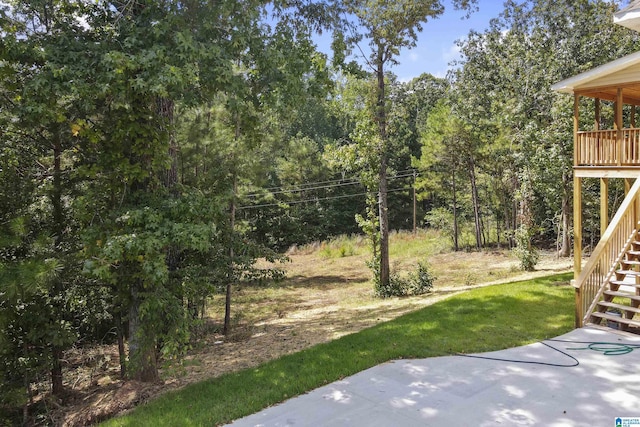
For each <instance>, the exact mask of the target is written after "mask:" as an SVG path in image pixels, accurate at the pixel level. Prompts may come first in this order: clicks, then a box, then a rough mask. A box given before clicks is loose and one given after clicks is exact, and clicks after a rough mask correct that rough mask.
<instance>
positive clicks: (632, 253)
mask: <svg viewBox="0 0 640 427" xmlns="http://www.w3.org/2000/svg"><path fill="white" fill-rule="evenodd" d="M627 255H633V256H640V251H636V250H629V251H627Z"/></svg>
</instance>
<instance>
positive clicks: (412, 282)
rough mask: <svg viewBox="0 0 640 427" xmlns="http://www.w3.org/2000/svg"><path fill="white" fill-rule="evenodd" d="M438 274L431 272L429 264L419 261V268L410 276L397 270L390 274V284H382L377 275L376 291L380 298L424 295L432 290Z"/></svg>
mask: <svg viewBox="0 0 640 427" xmlns="http://www.w3.org/2000/svg"><path fill="white" fill-rule="evenodd" d="M436 279H437V278H436V276H435V275H434V274H433V273H432V272H431V269H430V267H429V264H427V263H426V262H419V263H418V267H417V269H416V270H415V271H414V272H412V273H410V274H409V275H408V277H402V276H400V274H398V273H397V272H395V271H394V272H391V274H390V275H389V284H388V285H387V286H382V284H381V283H380V281H379V276H376V283H375V292H376V296H378V297H380V298H390V297H404V296H412V295H423V294H426V293H428V292H431V289H432V288H433V282H434V281H435V280H436Z"/></svg>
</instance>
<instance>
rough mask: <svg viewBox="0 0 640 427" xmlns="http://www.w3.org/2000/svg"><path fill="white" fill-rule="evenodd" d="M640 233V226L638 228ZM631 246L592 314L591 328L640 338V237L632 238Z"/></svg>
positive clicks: (638, 235)
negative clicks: (594, 325) (601, 327)
mask: <svg viewBox="0 0 640 427" xmlns="http://www.w3.org/2000/svg"><path fill="white" fill-rule="evenodd" d="M636 230H640V224H638V225H637V226H636ZM630 240H631V245H630V247H629V249H627V250H626V251H625V252H624V256H623V259H622V260H621V261H620V262H619V263H618V265H617V266H616V267H618V268H616V269H615V277H612V280H610V281H609V282H608V286H606V287H605V289H604V290H603V292H602V294H601V297H600V299H599V300H598V301H596V302H595V306H594V310H593V311H592V312H591V318H590V322H588V323H591V324H605V325H607V326H608V327H610V328H613V329H618V330H623V331H627V332H633V333H636V334H640V234H639V233H638V231H635V230H634V232H633V233H632V236H631V237H630Z"/></svg>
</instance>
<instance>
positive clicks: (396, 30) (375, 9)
mask: <svg viewBox="0 0 640 427" xmlns="http://www.w3.org/2000/svg"><path fill="white" fill-rule="evenodd" d="M344 3H345V9H346V13H347V16H348V17H354V22H350V23H349V24H350V25H349V27H350V28H351V30H352V31H354V34H355V35H354V36H353V37H350V38H349V42H350V43H351V44H359V43H360V42H361V41H363V40H366V42H367V44H368V50H369V53H368V54H364V55H363V56H364V58H363V59H364V60H365V61H366V64H367V66H368V68H369V69H370V71H371V72H372V73H373V76H374V80H375V89H374V102H373V108H372V111H371V114H372V119H373V121H374V122H375V124H376V126H377V139H378V143H377V147H376V156H377V158H378V167H377V169H378V173H377V180H378V222H379V233H380V239H379V240H380V241H379V244H380V253H379V261H378V267H377V276H378V277H377V278H376V281H377V282H378V283H379V284H380V286H383V287H386V286H388V284H389V273H390V270H389V212H388V205H387V192H388V176H387V168H388V161H389V135H388V129H387V126H388V107H389V106H388V102H389V99H388V93H387V86H386V82H385V78H386V73H387V72H388V67H389V66H390V65H393V64H395V63H397V59H396V58H397V56H398V55H399V53H400V49H402V48H412V47H415V45H416V40H417V34H418V32H420V31H421V30H422V25H423V24H424V23H425V22H427V20H429V19H433V18H436V17H438V16H440V15H441V14H442V13H444V6H443V4H442V2H441V1H440V0H429V1H421V2H415V1H412V0H402V1H390V0H345V1H344ZM475 3H476V2H475V0H454V2H453V4H454V5H455V7H456V8H465V9H469V8H470V7H471V6H472V5H474V4H475ZM357 31H361V32H360V33H357ZM374 262H375V261H374Z"/></svg>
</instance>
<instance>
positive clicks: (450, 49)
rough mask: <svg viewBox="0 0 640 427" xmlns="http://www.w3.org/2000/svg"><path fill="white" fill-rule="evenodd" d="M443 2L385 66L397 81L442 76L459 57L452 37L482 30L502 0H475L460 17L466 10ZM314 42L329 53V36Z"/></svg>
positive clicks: (496, 13)
mask: <svg viewBox="0 0 640 427" xmlns="http://www.w3.org/2000/svg"><path fill="white" fill-rule="evenodd" d="M443 4H444V5H445V11H444V13H443V14H442V15H440V17H439V18H437V19H434V20H431V21H427V23H426V24H424V25H423V29H422V32H421V33H420V34H419V36H418V42H417V46H416V47H415V48H413V49H411V50H409V49H403V50H402V51H401V52H400V56H399V57H398V61H399V64H398V65H396V66H393V67H391V68H390V69H389V71H391V72H393V73H394V74H395V75H396V76H398V79H399V80H400V81H403V82H407V81H409V80H411V79H412V78H414V77H418V76H419V75H420V74H422V73H430V74H433V75H434V76H436V77H445V76H446V74H447V70H448V69H449V65H448V64H449V63H450V62H451V61H453V60H456V59H460V54H459V52H458V50H457V47H456V43H455V42H456V40H458V39H464V38H466V36H467V34H468V33H469V31H470V30H471V29H473V30H476V31H479V32H483V31H484V30H485V29H487V28H489V21H490V20H491V18H495V17H497V16H498V15H499V14H500V12H502V10H503V1H502V0H479V1H478V6H479V10H478V11H477V12H474V13H473V14H471V16H470V17H469V18H468V19H464V16H465V14H466V13H465V12H464V11H457V10H455V9H454V8H453V6H452V5H451V1H450V0H444V1H443ZM316 43H317V45H318V48H319V49H320V50H321V51H323V52H326V53H327V54H328V55H329V56H331V50H330V43H331V41H330V37H327V38H324V37H323V38H322V39H317V40H316ZM359 62H360V61H359Z"/></svg>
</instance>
